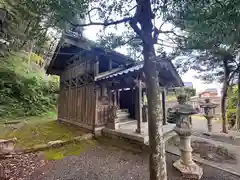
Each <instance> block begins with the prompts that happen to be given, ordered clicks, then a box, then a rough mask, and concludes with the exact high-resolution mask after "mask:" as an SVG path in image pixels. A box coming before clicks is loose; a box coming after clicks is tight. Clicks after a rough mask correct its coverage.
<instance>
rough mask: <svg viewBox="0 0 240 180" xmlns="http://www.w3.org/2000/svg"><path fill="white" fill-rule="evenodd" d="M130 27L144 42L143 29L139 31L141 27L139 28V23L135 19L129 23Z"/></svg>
mask: <svg viewBox="0 0 240 180" xmlns="http://www.w3.org/2000/svg"><path fill="white" fill-rule="evenodd" d="M129 24H130V26H131V27H132V28H133V30H134V32H135V33H136V34H137V35H138V36H139V37H140V38H141V39H143V40H144V37H143V34H142V31H141V29H139V27H138V26H137V22H136V20H135V19H134V18H132V19H131V20H130V22H129Z"/></svg>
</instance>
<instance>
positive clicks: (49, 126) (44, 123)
mask: <svg viewBox="0 0 240 180" xmlns="http://www.w3.org/2000/svg"><path fill="white" fill-rule="evenodd" d="M28 122H29V123H27V124H24V126H23V127H21V128H19V129H16V130H13V131H10V132H8V133H6V134H5V135H4V136H3V137H2V138H5V139H7V138H13V137H16V138H17V139H18V141H17V147H19V148H29V147H33V146H35V145H38V144H44V143H48V142H49V141H55V140H68V139H71V138H72V137H75V136H80V135H82V134H84V132H83V131H81V130H80V129H79V128H76V127H74V126H71V125H69V124H66V123H60V122H58V121H56V120H52V119H47V120H46V119H44V118H38V119H36V120H31V121H28Z"/></svg>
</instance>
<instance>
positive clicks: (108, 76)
mask: <svg viewBox="0 0 240 180" xmlns="http://www.w3.org/2000/svg"><path fill="white" fill-rule="evenodd" d="M142 68H143V63H142V62H141V63H139V64H136V65H134V66H132V67H129V68H127V69H120V70H119V71H117V72H116V71H115V72H112V71H110V73H108V74H106V75H101V74H100V75H98V76H97V77H96V80H103V79H108V78H112V77H116V76H120V75H123V74H128V73H129V72H134V71H138V70H140V69H142ZM111 72H112V73H111Z"/></svg>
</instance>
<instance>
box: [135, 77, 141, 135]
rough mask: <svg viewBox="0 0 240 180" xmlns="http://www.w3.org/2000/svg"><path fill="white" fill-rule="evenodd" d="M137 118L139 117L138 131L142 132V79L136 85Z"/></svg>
mask: <svg viewBox="0 0 240 180" xmlns="http://www.w3.org/2000/svg"><path fill="white" fill-rule="evenodd" d="M135 107H136V119H137V129H136V133H140V134H141V133H142V83H141V80H140V79H138V80H137V86H136V104H135Z"/></svg>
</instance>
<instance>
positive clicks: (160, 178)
mask: <svg viewBox="0 0 240 180" xmlns="http://www.w3.org/2000/svg"><path fill="white" fill-rule="evenodd" d="M136 2H137V10H136V14H135V17H136V21H138V22H139V24H140V25H141V30H140V29H138V28H136V26H135V29H134V27H133V29H134V31H135V32H136V33H137V34H138V35H139V36H140V37H141V38H142V40H143V57H144V73H145V78H146V85H147V101H148V118H149V122H148V133H149V146H150V154H149V171H150V180H167V168H166V156H165V143H164V139H163V129H162V118H161V98H160V97H161V92H160V88H159V79H158V72H157V63H156V54H155V49H154V39H153V36H152V32H153V24H152V18H153V13H152V9H151V2H150V0H143V1H138V0H137V1H136ZM136 29H137V30H136ZM139 31H141V32H139Z"/></svg>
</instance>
